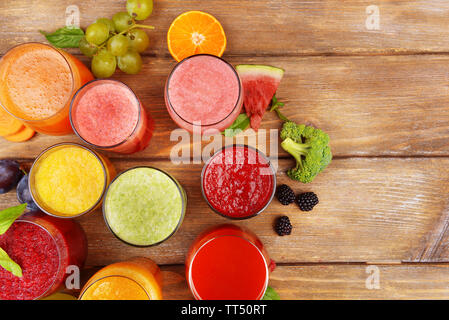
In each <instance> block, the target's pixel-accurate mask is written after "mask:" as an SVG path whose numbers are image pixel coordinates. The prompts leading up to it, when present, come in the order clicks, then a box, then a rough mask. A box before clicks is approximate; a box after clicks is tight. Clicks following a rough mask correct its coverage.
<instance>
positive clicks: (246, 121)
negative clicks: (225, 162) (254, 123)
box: [222, 113, 250, 137]
mask: <svg viewBox="0 0 449 320" xmlns="http://www.w3.org/2000/svg"><path fill="white" fill-rule="evenodd" d="M249 125H250V118H249V117H248V116H247V115H246V113H242V114H240V115H239V116H238V117H237V119H235V121H234V123H233V124H231V125H230V126H229V128H227V129H226V130H225V131H223V132H222V134H223V135H224V136H225V137H233V136H235V135H237V134H239V133H240V132H242V131H244V130H246V129H247V128H248V127H249Z"/></svg>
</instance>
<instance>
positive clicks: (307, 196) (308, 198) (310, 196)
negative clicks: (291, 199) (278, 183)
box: [296, 192, 319, 211]
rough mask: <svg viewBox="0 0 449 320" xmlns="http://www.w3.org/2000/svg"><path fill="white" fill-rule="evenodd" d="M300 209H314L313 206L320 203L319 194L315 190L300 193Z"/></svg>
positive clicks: (298, 200) (297, 199)
mask: <svg viewBox="0 0 449 320" xmlns="http://www.w3.org/2000/svg"><path fill="white" fill-rule="evenodd" d="M296 202H297V203H298V206H299V209H301V211H312V209H313V207H315V206H316V205H317V204H318V202H319V201H318V196H317V195H316V194H315V193H313V192H305V193H301V194H299V195H298V197H297V198H296Z"/></svg>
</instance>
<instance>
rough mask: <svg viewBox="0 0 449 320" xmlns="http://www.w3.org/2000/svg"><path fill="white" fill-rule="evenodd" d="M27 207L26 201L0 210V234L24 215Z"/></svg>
mask: <svg viewBox="0 0 449 320" xmlns="http://www.w3.org/2000/svg"><path fill="white" fill-rule="evenodd" d="M26 207H27V204H26V203H23V204H21V205H18V206H16V207H11V208H8V209H5V210H2V211H0V235H2V234H4V233H5V232H6V231H7V230H8V229H9V227H10V226H11V225H12V224H13V222H14V221H15V220H16V219H17V218H18V217H20V216H21V215H22V213H23V212H24V211H25V209H26Z"/></svg>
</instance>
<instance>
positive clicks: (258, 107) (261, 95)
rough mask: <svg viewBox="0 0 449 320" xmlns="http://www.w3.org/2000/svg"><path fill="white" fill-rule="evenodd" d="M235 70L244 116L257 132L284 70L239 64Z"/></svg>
mask: <svg viewBox="0 0 449 320" xmlns="http://www.w3.org/2000/svg"><path fill="white" fill-rule="evenodd" d="M236 70H237V72H238V74H239V76H240V78H241V79H242V83H243V91H244V96H243V104H244V105H245V110H246V114H247V115H248V117H250V118H251V128H253V129H254V130H256V131H257V130H258V129H259V127H260V123H261V122H262V117H263V115H264V113H265V111H267V108H268V106H269V105H270V102H271V99H272V98H273V96H274V94H275V93H276V90H277V89H278V86H279V84H280V83H281V79H282V77H283V76H284V70H283V69H280V68H276V67H272V66H263V65H253V64H240V65H238V66H236Z"/></svg>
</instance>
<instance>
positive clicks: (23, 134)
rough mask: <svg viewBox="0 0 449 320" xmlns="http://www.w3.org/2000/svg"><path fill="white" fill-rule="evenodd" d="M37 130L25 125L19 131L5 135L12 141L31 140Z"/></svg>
mask: <svg viewBox="0 0 449 320" xmlns="http://www.w3.org/2000/svg"><path fill="white" fill-rule="evenodd" d="M34 134H35V132H34V130H33V129H31V128H29V127H27V126H23V129H22V130H20V131H19V132H17V133H14V134H12V135H9V136H5V137H4V138H5V139H6V140H8V141H12V142H24V141H27V140H30V139H31V138H32V137H33V136H34Z"/></svg>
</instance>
